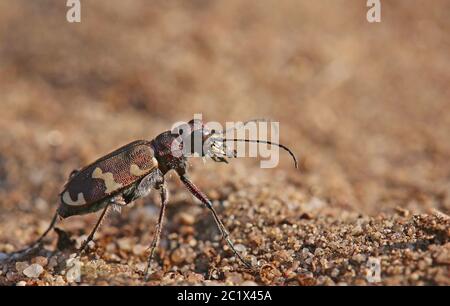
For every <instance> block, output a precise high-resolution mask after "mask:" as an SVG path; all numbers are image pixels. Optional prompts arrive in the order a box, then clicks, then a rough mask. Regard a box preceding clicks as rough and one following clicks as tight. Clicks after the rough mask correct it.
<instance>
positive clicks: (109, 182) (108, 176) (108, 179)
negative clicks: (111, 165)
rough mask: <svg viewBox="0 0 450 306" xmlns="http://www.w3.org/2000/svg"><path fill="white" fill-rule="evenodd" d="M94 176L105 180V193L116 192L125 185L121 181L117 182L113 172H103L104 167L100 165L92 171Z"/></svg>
mask: <svg viewBox="0 0 450 306" xmlns="http://www.w3.org/2000/svg"><path fill="white" fill-rule="evenodd" d="M92 178H97V179H102V180H103V181H104V182H105V187H106V190H105V193H111V192H114V191H116V190H117V189H119V188H121V187H122V186H123V185H122V184H121V183H117V182H116V181H115V180H114V176H113V174H112V173H111V172H105V173H103V171H102V169H100V168H98V167H97V168H95V170H94V172H92Z"/></svg>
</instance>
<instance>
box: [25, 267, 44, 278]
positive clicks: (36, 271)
mask: <svg viewBox="0 0 450 306" xmlns="http://www.w3.org/2000/svg"><path fill="white" fill-rule="evenodd" d="M42 272H44V268H43V267H42V266H41V265H40V264H32V265H30V266H28V267H27V268H26V269H25V270H23V274H24V275H25V276H27V277H30V278H38V277H39V275H41V274H42Z"/></svg>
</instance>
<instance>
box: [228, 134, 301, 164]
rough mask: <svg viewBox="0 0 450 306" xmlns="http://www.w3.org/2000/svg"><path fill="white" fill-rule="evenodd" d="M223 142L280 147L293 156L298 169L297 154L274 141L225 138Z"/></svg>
mask: <svg viewBox="0 0 450 306" xmlns="http://www.w3.org/2000/svg"><path fill="white" fill-rule="evenodd" d="M221 140H222V141H243V142H251V143H265V144H268V145H274V146H278V147H280V148H282V149H284V150H286V151H287V152H288V153H289V154H290V155H291V156H292V159H293V160H294V165H295V168H298V161H297V157H295V154H294V153H293V152H292V151H291V150H290V149H289V148H288V147H286V146H284V145H282V144H279V143H276V142H272V141H267V140H259V139H239V138H232V139H227V138H223V139H221Z"/></svg>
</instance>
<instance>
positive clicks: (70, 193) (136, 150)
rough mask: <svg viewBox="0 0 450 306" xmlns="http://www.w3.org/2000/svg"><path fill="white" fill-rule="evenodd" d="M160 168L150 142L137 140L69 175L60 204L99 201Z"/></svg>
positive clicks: (76, 204)
mask: <svg viewBox="0 0 450 306" xmlns="http://www.w3.org/2000/svg"><path fill="white" fill-rule="evenodd" d="M157 167H158V161H157V160H156V158H155V157H154V152H153V148H152V147H151V145H150V142H149V141H146V140H138V141H134V142H132V143H129V144H127V145H125V146H123V147H121V148H119V149H117V150H115V151H114V152H111V153H109V154H108V155H106V156H105V157H102V158H101V159H99V160H97V161H95V162H93V163H92V164H90V165H88V166H87V167H85V168H83V169H82V170H80V171H79V172H78V173H76V174H75V175H74V176H73V177H72V178H70V179H69V181H68V182H67V184H66V186H65V188H64V190H63V192H62V193H61V203H62V204H63V205H67V206H71V207H74V206H77V207H79V206H84V205H90V204H93V203H96V202H98V201H101V200H103V199H105V198H106V197H108V196H110V195H112V194H114V193H117V192H119V191H121V190H123V189H125V188H127V187H129V186H130V185H132V184H133V183H135V182H137V181H138V180H140V179H141V178H142V177H143V176H145V175H147V174H149V173H150V172H151V171H152V170H154V169H155V168H157Z"/></svg>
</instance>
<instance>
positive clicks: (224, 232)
mask: <svg viewBox="0 0 450 306" xmlns="http://www.w3.org/2000/svg"><path fill="white" fill-rule="evenodd" d="M180 179H181V181H182V182H183V183H184V185H186V187H187V189H188V190H189V191H190V192H191V193H192V194H193V195H194V196H195V197H196V198H197V199H199V200H200V201H201V202H202V203H203V204H204V205H205V206H206V207H207V208H208V209H209V210H210V211H211V213H212V215H213V217H214V221H215V222H216V225H217V227H218V228H219V230H220V232H221V233H222V237H223V239H224V240H225V241H226V242H227V244H228V246H229V247H230V249H231V250H232V251H233V253H234V255H236V257H237V258H239V260H240V261H241V262H242V263H243V264H244V265H245V266H246V267H247V268H252V265H251V264H250V263H249V262H248V261H247V260H245V259H244V258H243V257H242V256H241V254H239V252H238V251H237V250H236V249H235V248H234V244H233V242H232V241H231V239H230V234H229V233H228V231H227V230H226V228H225V225H223V222H222V220H220V218H219V216H218V215H217V212H216V210H215V209H214V207H213V206H212V203H211V201H210V200H209V199H208V197H207V196H206V195H205V194H204V193H203V192H201V191H200V189H198V187H197V186H195V185H194V183H192V182H191V181H190V180H189V178H187V176H186V175H180Z"/></svg>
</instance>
